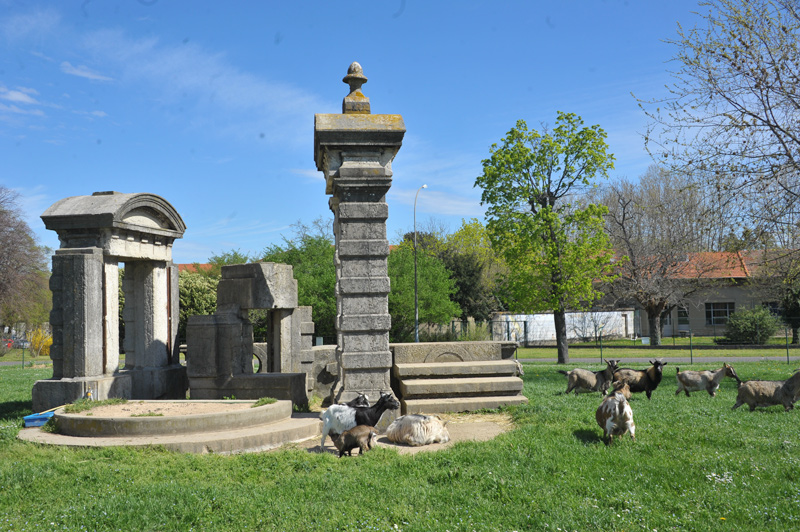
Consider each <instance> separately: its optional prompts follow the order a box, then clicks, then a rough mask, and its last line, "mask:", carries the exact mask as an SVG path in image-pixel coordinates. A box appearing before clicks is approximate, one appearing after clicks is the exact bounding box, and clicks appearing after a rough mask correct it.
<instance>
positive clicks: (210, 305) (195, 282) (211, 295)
mask: <svg viewBox="0 0 800 532" xmlns="http://www.w3.org/2000/svg"><path fill="white" fill-rule="evenodd" d="M218 284H219V279H218V278H214V277H209V276H207V275H203V274H201V273H193V272H187V271H183V272H180V274H179V276H178V293H179V297H180V311H179V318H178V319H179V321H178V337H179V338H186V324H187V322H188V321H189V316H205V315H209V314H213V313H214V312H215V311H216V310H217V285H218Z"/></svg>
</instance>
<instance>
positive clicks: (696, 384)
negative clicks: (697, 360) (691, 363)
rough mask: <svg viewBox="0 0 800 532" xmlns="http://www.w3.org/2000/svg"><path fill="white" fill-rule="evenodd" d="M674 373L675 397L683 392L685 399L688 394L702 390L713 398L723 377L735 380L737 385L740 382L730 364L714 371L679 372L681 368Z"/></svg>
mask: <svg viewBox="0 0 800 532" xmlns="http://www.w3.org/2000/svg"><path fill="white" fill-rule="evenodd" d="M675 373H676V375H675V376H676V378H677V379H678V389H677V390H676V391H675V395H679V394H680V393H681V392H683V393H685V394H686V397H689V392H700V391H702V390H705V391H707V392H708V395H710V396H711V397H715V396H716V395H717V390H718V389H719V384H720V382H722V379H724V378H725V377H730V378H732V379H735V380H736V382H737V383H741V382H742V381H741V380H739V376H738V375H736V371H734V369H733V366H731V365H730V364H723V365H722V367H721V368H720V369H718V370H716V371H681V368H675Z"/></svg>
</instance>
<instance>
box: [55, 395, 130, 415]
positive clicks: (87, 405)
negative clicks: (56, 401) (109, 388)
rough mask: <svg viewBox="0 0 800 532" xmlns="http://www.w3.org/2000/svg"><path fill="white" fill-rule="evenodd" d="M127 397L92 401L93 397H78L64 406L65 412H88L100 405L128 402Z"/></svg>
mask: <svg viewBox="0 0 800 532" xmlns="http://www.w3.org/2000/svg"><path fill="white" fill-rule="evenodd" d="M127 402H128V401H127V400H126V399H119V398H114V399H104V400H102V401H92V400H91V399H78V400H77V401H75V402H74V403H72V404H71V405H67V406H65V407H64V412H66V413H67V414H79V413H81V412H86V411H87V410H91V409H92V408H95V407H98V406H106V405H122V404H125V403H127Z"/></svg>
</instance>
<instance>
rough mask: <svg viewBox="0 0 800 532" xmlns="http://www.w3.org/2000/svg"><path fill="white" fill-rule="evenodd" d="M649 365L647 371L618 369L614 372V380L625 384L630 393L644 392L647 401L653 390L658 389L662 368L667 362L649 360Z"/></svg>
mask: <svg viewBox="0 0 800 532" xmlns="http://www.w3.org/2000/svg"><path fill="white" fill-rule="evenodd" d="M650 363H651V364H652V366H650V367H649V368H647V369H629V368H621V369H618V370H617V371H615V372H614V380H615V381H621V382H627V383H628V386H630V388H631V393H638V392H645V393H646V394H647V399H650V396H651V395H652V393H653V390H655V389H656V388H658V384H659V383H660V382H661V377H662V375H663V372H664V366H666V365H667V362H661V361H660V360H651V361H650Z"/></svg>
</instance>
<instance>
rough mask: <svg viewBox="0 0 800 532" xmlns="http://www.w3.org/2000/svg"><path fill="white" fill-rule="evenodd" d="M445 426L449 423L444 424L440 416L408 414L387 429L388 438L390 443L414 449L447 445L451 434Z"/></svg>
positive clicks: (393, 422)
mask: <svg viewBox="0 0 800 532" xmlns="http://www.w3.org/2000/svg"><path fill="white" fill-rule="evenodd" d="M445 425H447V422H446V421H444V422H443V421H442V418H440V417H439V416H426V415H423V414H407V415H405V416H400V417H399V418H397V419H395V420H394V421H392V424H391V425H389V428H387V429H386V437H387V438H389V441H393V442H395V443H405V444H406V445H411V446H412V447H417V446H420V445H430V444H431V443H447V442H449V441H450V433H449V432H448V431H447V427H446V426H445Z"/></svg>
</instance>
